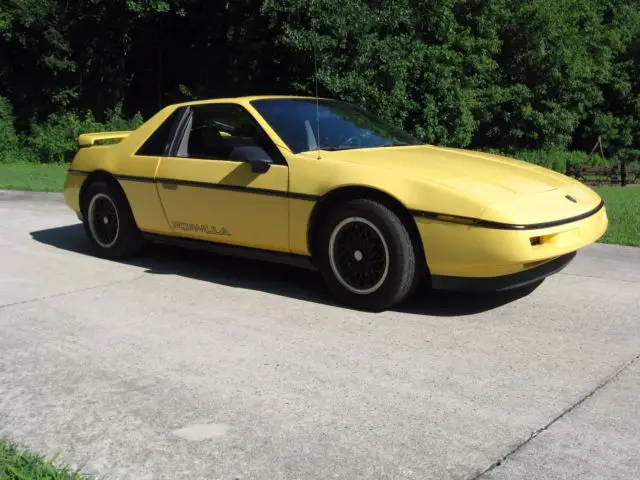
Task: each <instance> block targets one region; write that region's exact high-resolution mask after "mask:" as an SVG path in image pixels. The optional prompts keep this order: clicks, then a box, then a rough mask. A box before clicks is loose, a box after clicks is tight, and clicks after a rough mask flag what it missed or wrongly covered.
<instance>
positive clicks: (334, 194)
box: [307, 186, 428, 270]
mask: <svg viewBox="0 0 640 480" xmlns="http://www.w3.org/2000/svg"><path fill="white" fill-rule="evenodd" d="M356 199H367V200H372V201H375V202H378V203H381V204H382V205H384V206H386V207H387V208H389V209H390V210H391V211H393V212H394V213H395V214H396V215H398V217H399V218H400V220H401V221H402V223H403V224H404V226H405V227H406V228H407V231H408V232H409V235H410V237H411V240H412V242H413V245H414V248H415V249H416V255H417V256H418V258H419V259H420V260H421V262H422V265H424V267H425V268H427V263H426V258H425V253H424V245H423V244H422V239H421V238H420V232H419V231H418V226H417V225H416V221H415V220H414V219H413V216H412V215H411V213H409V210H408V209H407V207H405V206H404V205H403V204H402V202H400V201H399V200H398V199H397V198H395V197H393V196H391V195H389V194H388V193H386V192H383V191H380V190H376V189H374V188H370V187H357V186H353V187H342V188H338V189H336V190H333V191H331V192H329V193H327V194H326V195H324V196H323V197H322V198H321V199H320V200H319V201H318V203H316V205H315V207H314V208H313V210H312V212H311V216H310V218H309V228H308V230H307V244H308V247H309V252H310V253H311V257H312V258H313V257H314V256H315V251H316V249H317V248H318V246H317V245H316V244H315V239H316V238H318V231H319V229H320V225H321V224H322V219H323V218H324V216H325V215H327V213H328V212H330V211H331V210H332V209H333V208H335V207H337V206H338V205H340V204H343V203H345V202H348V201H350V200H356ZM427 270H428V268H427Z"/></svg>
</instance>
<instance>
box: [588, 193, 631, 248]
mask: <svg viewBox="0 0 640 480" xmlns="http://www.w3.org/2000/svg"><path fill="white" fill-rule="evenodd" d="M596 191H597V192H598V194H599V195H600V196H601V197H602V198H603V199H604V201H605V204H606V206H607V215H608V216H609V229H608V230H607V233H605V235H604V237H602V239H601V240H600V241H601V242H602V243H614V244H617V245H631V246H634V247H640V187H624V188H620V187H598V188H596Z"/></svg>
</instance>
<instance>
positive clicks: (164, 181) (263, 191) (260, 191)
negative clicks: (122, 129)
mask: <svg viewBox="0 0 640 480" xmlns="http://www.w3.org/2000/svg"><path fill="white" fill-rule="evenodd" d="M70 172H72V173H74V174H82V175H88V174H89V173H90V172H85V171H82V170H73V171H72V170H70ZM114 177H115V178H116V179H118V180H124V181H128V182H140V183H158V184H160V185H181V186H186V187H199V188H210V189H212V190H227V191H231V192H244V193H253V194H256V195H269V196H273V197H283V198H292V199H295V200H307V201H310V202H315V201H316V200H318V199H319V198H320V197H319V196H317V195H307V194H306V193H297V192H283V191H280V190H269V189H267V188H254V187H244V186H239V185H221V184H218V183H208V182H196V181H192V180H178V179H175V178H155V179H154V178H151V177H138V176H135V175H114Z"/></svg>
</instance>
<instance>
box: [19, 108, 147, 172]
mask: <svg viewBox="0 0 640 480" xmlns="http://www.w3.org/2000/svg"><path fill="white" fill-rule="evenodd" d="M120 115H121V112H120V109H119V108H116V109H113V110H109V111H108V112H107V115H106V122H105V123H101V122H98V121H96V120H95V118H94V117H93V114H92V113H91V112H86V113H85V114H84V115H77V114H76V113H72V112H68V113H63V114H60V115H58V114H52V115H51V116H50V117H49V118H48V119H47V120H46V121H45V122H44V123H42V124H34V125H33V126H32V130H31V134H30V135H29V136H28V137H27V138H26V139H25V146H26V148H27V149H28V150H30V151H31V152H33V154H34V156H35V158H36V159H37V160H38V161H39V162H42V163H59V162H69V161H71V159H72V157H73V155H74V154H75V152H76V151H77V148H78V136H79V135H80V134H82V133H89V132H110V131H120V130H135V129H136V128H137V127H138V126H140V124H141V123H142V117H141V116H140V115H139V114H137V115H136V116H134V117H133V118H132V119H124V118H122V117H121V116H120Z"/></svg>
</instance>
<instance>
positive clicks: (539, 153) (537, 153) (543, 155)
mask: <svg viewBox="0 0 640 480" xmlns="http://www.w3.org/2000/svg"><path fill="white" fill-rule="evenodd" d="M514 157H515V158H518V159H519V160H524V161H526V162H530V163H534V164H536V165H540V166H541V167H545V168H549V169H551V170H555V171H556V172H561V173H565V172H566V169H567V165H574V166H575V165H582V164H589V165H603V164H607V162H606V161H605V160H604V159H603V158H602V157H601V156H600V155H593V157H592V158H591V160H589V155H588V154H587V153H585V152H580V151H568V150H564V149H550V150H523V151H520V152H517V153H516V154H515V155H514Z"/></svg>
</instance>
